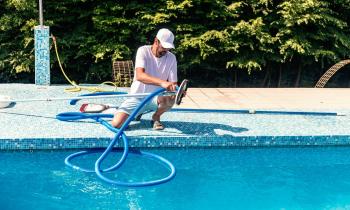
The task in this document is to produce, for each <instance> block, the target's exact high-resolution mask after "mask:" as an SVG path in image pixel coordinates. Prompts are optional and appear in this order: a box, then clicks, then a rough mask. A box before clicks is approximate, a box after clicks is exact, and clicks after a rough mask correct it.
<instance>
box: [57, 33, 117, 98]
mask: <svg viewBox="0 0 350 210" xmlns="http://www.w3.org/2000/svg"><path fill="white" fill-rule="evenodd" d="M51 38H52V41H53V44H54V47H55V52H56V57H57V61H58V64H59V66H60V69H61V71H62V73H63V76H64V77H65V78H66V80H67V81H68V82H69V83H70V84H71V85H72V86H74V87H71V88H66V89H65V90H64V91H65V92H79V91H82V90H87V91H90V92H106V91H111V90H106V89H103V88H101V87H99V86H102V85H112V86H114V90H113V91H116V89H117V83H115V82H111V81H106V82H103V83H101V84H100V85H98V86H81V85H78V84H77V83H76V82H74V81H72V80H70V79H69V77H68V76H67V74H66V73H65V72H64V70H63V67H62V64H61V60H60V57H59V55H58V50H57V43H56V37H54V36H53V35H51Z"/></svg>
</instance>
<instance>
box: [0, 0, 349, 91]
mask: <svg viewBox="0 0 350 210" xmlns="http://www.w3.org/2000/svg"><path fill="white" fill-rule="evenodd" d="M43 2H44V9H45V10H44V18H45V22H44V23H45V25H48V26H50V31H51V33H52V34H53V35H54V36H55V37H56V38H57V43H58V47H59V53H60V59H61V61H62V62H63V63H64V68H65V70H66V71H67V73H68V75H70V77H71V78H72V79H73V80H75V81H77V82H92V83H99V82H102V81H105V80H111V75H112V73H111V72H112V60H129V59H133V58H134V56H135V53H136V49H137V48H138V47H139V46H141V45H143V44H151V43H152V41H153V38H154V36H155V33H156V32H157V30H158V29H159V28H162V27H167V28H169V29H171V30H172V31H173V32H174V33H175V35H176V40H175V45H176V49H175V50H174V53H175V54H176V55H177V58H178V61H179V65H178V68H179V72H180V77H189V78H190V79H193V80H195V84H196V85H206V84H207V83H208V82H211V81H214V80H215V81H216V82H215V84H214V85H215V86H222V85H230V86H231V85H233V84H232V82H230V80H231V81H233V80H237V77H239V75H241V77H242V76H243V77H244V78H241V81H242V82H243V81H244V82H245V83H248V86H249V84H251V86H255V85H257V84H256V81H254V82H253V81H252V80H262V77H264V78H265V79H264V82H263V85H266V84H273V85H275V86H278V85H279V84H287V86H289V85H292V84H293V82H291V81H293V80H296V81H297V82H295V84H299V80H300V79H301V80H302V75H303V72H304V75H305V78H306V79H307V80H308V82H306V83H301V84H308V85H310V84H313V83H314V82H316V80H317V78H318V77H319V76H320V74H322V71H324V68H325V67H327V66H330V65H331V64H334V62H336V61H338V60H341V59H345V58H348V57H349V54H350V50H349V49H350V37H349V36H348V34H349V32H350V30H349V25H348V23H349V22H350V21H349V20H350V6H349V5H350V0H332V1H331V0H288V1H287V0H282V1H277V0H246V1H239V0H235V1H226V0H216V1H209V0H158V1H141V0H130V1H111V0H62V1H53V0H44V1H43ZM37 4H38V2H37V1H36V0H0V11H2V12H1V13H0V82H13V81H21V82H23V81H25V82H33V75H34V52H33V48H34V40H33V36H34V35H33V28H34V26H35V25H38V8H37V7H38V5H37ZM280 68H282V69H283V71H280ZM51 69H52V75H53V78H52V82H53V83H63V82H65V81H64V78H63V77H62V76H61V74H60V72H59V66H58V63H57V59H56V57H55V55H54V51H53V50H52V53H51ZM295 69H299V70H298V71H296V70H295ZM301 69H303V72H301ZM231 71H232V72H234V73H232V72H231ZM238 71H240V72H241V73H240V74H238ZM306 71H308V72H306ZM283 72H284V74H285V75H284V76H283V75H280V74H282V73H283ZM257 75H260V76H257ZM264 75H265V76H264ZM278 75H279V76H278ZM286 75H287V76H288V77H287V78H286V77H285V76H286ZM233 76H234V77H235V78H232V77H233ZM277 77H279V78H282V79H285V80H288V81H286V82H284V83H283V82H281V81H278V85H276V84H277V82H276V81H269V82H266V81H267V80H266V79H268V80H270V79H271V78H272V79H273V78H275V79H274V80H276V78H277ZM28 78H29V79H28ZM213 78H214V80H213ZM295 78H297V79H295ZM239 79H240V78H238V80H239ZM236 85H237V84H236V82H235V86H236Z"/></svg>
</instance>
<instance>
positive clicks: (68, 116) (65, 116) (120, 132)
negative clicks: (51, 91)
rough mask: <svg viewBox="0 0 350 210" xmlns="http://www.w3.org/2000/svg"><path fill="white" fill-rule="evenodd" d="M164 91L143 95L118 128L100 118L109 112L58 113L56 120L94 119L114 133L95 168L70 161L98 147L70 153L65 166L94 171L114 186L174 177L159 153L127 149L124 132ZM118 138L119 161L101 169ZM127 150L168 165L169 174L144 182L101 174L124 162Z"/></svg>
mask: <svg viewBox="0 0 350 210" xmlns="http://www.w3.org/2000/svg"><path fill="white" fill-rule="evenodd" d="M164 91H165V89H164V88H161V89H158V90H156V91H154V92H153V93H151V94H150V95H148V96H147V97H145V98H144V99H143V100H142V102H141V103H140V104H139V105H138V107H136V109H135V110H134V111H133V112H132V114H131V115H130V116H129V117H128V119H127V120H126V121H125V122H124V124H123V125H122V127H121V128H120V129H116V128H114V127H113V126H111V124H109V123H108V122H107V121H105V120H104V119H102V118H112V117H113V115H111V114H85V113H80V112H65V113H60V114H58V115H57V116H56V118H57V119H58V120H61V121H72V120H81V119H94V120H95V121H97V122H99V123H101V124H102V125H104V126H105V127H106V128H107V129H109V130H110V131H112V132H115V133H116V134H115V136H114V138H113V139H112V141H111V142H110V143H109V145H108V147H107V148H106V149H105V150H104V151H103V152H102V154H101V156H100V157H99V158H98V159H97V161H96V162H95V170H91V169H86V168H82V167H79V166H76V165H74V164H72V163H71V160H72V159H73V158H76V157H78V156H83V155H88V154H91V153H98V152H101V150H98V149H95V150H90V151H80V152H77V153H74V154H71V155H69V156H68V157H66V159H65V164H66V165H67V166H70V167H72V168H74V169H77V170H80V171H84V172H95V173H96V174H97V176H98V177H99V178H100V179H102V180H103V181H105V182H107V183H110V184H112V185H115V186H123V187H146V186H153V185H158V184H162V183H165V182H168V181H170V180H171V179H173V178H174V177H175V174H176V170H175V167H174V166H173V164H172V163H171V162H170V161H168V160H167V159H165V158H163V157H161V156H159V155H156V154H153V153H149V152H142V151H138V150H130V151H129V145H128V144H129V143H128V138H127V137H126V135H125V133H124V131H125V129H126V128H127V127H128V125H129V124H130V122H131V121H132V120H133V119H134V118H135V117H136V115H137V113H138V112H139V111H140V110H141V109H142V107H143V106H145V105H146V104H147V103H148V102H150V101H151V100H152V98H153V97H155V96H157V95H159V94H160V93H162V92H164ZM75 102H76V101H74V102H73V103H71V104H75ZM120 139H122V141H123V147H124V150H123V154H122V156H121V158H120V159H119V161H118V162H117V163H116V164H115V165H113V166H111V167H109V168H107V169H101V163H102V162H103V160H104V159H105V158H106V157H107V156H108V155H109V154H110V153H111V152H112V151H113V147H114V146H115V144H116V143H117V141H118V140H120ZM129 152H132V153H133V154H137V155H141V156H143V157H146V158H149V159H153V160H158V161H160V162H162V163H164V164H165V165H166V166H167V167H168V169H169V170H170V174H169V175H168V176H167V177H165V178H162V179H157V180H151V181H146V182H122V181H116V180H112V179H109V178H107V177H105V176H104V175H103V172H110V171H113V170H116V169H118V168H119V167H120V166H121V165H122V164H123V163H124V162H125V160H126V157H127V156H128V153H129Z"/></svg>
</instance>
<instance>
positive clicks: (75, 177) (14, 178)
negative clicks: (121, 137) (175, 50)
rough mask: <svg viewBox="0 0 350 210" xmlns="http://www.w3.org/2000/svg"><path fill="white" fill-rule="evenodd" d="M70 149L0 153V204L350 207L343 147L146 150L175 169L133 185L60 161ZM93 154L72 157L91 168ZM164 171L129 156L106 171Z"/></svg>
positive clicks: (120, 175) (132, 174)
mask: <svg viewBox="0 0 350 210" xmlns="http://www.w3.org/2000/svg"><path fill="white" fill-rule="evenodd" d="M72 152H74V151H35V152H0V160H1V161H0V167H1V171H0V209H1V210H7V209H11V210H16V209H84V210H86V209H201V210H203V209H337V208H338V209H349V208H350V156H349V154H350V147H305V148H302V147H293V148H228V149H162V150H152V151H151V152H153V153H156V154H159V155H161V156H163V157H165V158H167V159H168V160H170V161H171V162H172V163H173V164H174V165H175V167H176V169H177V176H176V177H175V179H173V180H172V181H170V182H169V183H166V184H163V185H160V186H155V187H148V188H136V189H128V188H115V187H110V186H109V185H107V184H104V183H102V182H101V181H100V180H99V179H98V178H97V177H96V175H95V174H87V173H83V172H79V171H75V170H73V169H71V168H69V167H67V166H65V165H64V158H65V157H66V156H67V155H69V154H71V153H72ZM95 158H96V156H89V157H81V158H77V159H76V160H75V163H79V164H80V165H82V166H86V167H87V166H91V167H93V162H94V159H95ZM116 158H118V155H117V154H116V157H114V158H113V159H116ZM108 161H110V162H112V161H113V160H112V159H109V160H108ZM114 161H115V160H114ZM105 165H106V164H105ZM167 173H168V171H167V169H165V168H163V167H162V165H159V164H158V163H157V162H152V161H150V160H146V159H143V158H140V157H138V156H135V155H130V157H128V159H127V161H126V163H125V165H123V166H122V168H121V169H120V170H119V171H118V172H117V173H113V174H110V175H109V177H113V178H115V179H118V180H124V181H140V180H147V179H154V178H160V177H162V176H165V175H167Z"/></svg>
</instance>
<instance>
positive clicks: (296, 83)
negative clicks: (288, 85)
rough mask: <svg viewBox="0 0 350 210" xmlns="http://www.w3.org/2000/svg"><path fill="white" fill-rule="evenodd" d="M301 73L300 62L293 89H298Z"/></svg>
mask: <svg viewBox="0 0 350 210" xmlns="http://www.w3.org/2000/svg"><path fill="white" fill-rule="evenodd" d="M301 71H302V66H301V62H300V63H299V65H298V74H297V78H296V80H295V84H294V87H299V83H300V78H301Z"/></svg>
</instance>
